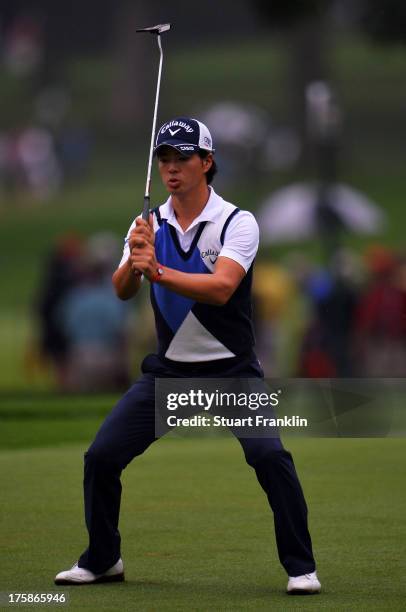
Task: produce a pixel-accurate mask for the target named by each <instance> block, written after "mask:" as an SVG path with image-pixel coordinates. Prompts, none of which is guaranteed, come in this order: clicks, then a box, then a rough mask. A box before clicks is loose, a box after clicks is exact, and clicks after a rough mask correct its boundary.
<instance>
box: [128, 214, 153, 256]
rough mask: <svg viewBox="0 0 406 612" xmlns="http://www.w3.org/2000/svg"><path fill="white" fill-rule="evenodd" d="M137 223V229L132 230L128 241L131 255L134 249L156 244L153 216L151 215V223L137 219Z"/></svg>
mask: <svg viewBox="0 0 406 612" xmlns="http://www.w3.org/2000/svg"><path fill="white" fill-rule="evenodd" d="M135 223H136V227H135V228H134V229H133V230H132V232H131V234H130V238H129V240H128V244H129V247H130V253H132V251H133V249H134V248H140V247H142V246H144V245H145V244H148V243H149V244H152V245H154V243H155V234H154V226H153V220H152V215H151V214H150V215H149V222H147V221H144V219H136V220H135ZM141 239H142V240H141Z"/></svg>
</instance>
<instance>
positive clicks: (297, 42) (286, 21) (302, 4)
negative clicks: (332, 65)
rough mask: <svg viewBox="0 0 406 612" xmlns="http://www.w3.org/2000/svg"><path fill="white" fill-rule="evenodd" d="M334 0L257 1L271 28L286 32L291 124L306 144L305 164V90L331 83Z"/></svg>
mask: <svg viewBox="0 0 406 612" xmlns="http://www.w3.org/2000/svg"><path fill="white" fill-rule="evenodd" d="M331 4H332V0H290V1H289V2H286V0H272V1H271V2H269V1H268V0H254V5H255V6H256V8H257V10H258V11H259V13H260V14H261V15H262V16H263V18H265V19H266V21H267V23H268V26H269V27H270V28H272V29H274V30H276V31H282V32H283V42H284V44H285V46H286V51H287V54H288V57H289V74H288V81H289V90H290V91H289V94H288V99H289V100H290V108H291V122H292V123H293V125H294V126H295V127H296V129H297V130H298V132H299V134H300V137H301V141H302V143H303V151H302V161H305V160H309V157H310V156H309V153H310V147H309V143H308V135H307V130H306V104H305V90H306V87H307V85H308V84H309V83H311V82H313V81H326V80H329V79H328V76H329V66H328V42H329V32H328V25H329V20H328V16H329V9H330V6H331Z"/></svg>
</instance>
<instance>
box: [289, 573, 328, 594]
mask: <svg viewBox="0 0 406 612" xmlns="http://www.w3.org/2000/svg"><path fill="white" fill-rule="evenodd" d="M320 591H321V584H320V581H319V579H318V578H317V574H316V572H312V573H311V574H304V575H303V576H289V581H288V586H287V588H286V592H287V593H289V594H290V595H311V594H313V593H320Z"/></svg>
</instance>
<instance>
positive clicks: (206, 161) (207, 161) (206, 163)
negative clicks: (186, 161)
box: [202, 153, 213, 172]
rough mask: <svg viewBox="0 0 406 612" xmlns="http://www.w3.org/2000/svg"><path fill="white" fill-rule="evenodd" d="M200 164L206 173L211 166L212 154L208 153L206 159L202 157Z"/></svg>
mask: <svg viewBox="0 0 406 612" xmlns="http://www.w3.org/2000/svg"><path fill="white" fill-rule="evenodd" d="M202 162H203V168H204V171H205V172H208V171H209V170H210V168H211V167H212V165H213V154H212V153H209V154H208V155H207V157H204V158H203V159H202Z"/></svg>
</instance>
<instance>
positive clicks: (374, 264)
mask: <svg viewBox="0 0 406 612" xmlns="http://www.w3.org/2000/svg"><path fill="white" fill-rule="evenodd" d="M366 262H367V266H368V269H369V273H370V280H369V283H368V285H367V287H366V288H365V290H364V292H363V294H362V296H361V299H360V301H359V304H358V308H357V312H356V318H355V329H354V334H355V335H354V344H355V353H356V356H357V360H356V361H357V364H358V373H359V375H361V376H367V377H375V376H380V377H389V378H391V377H404V376H406V260H405V259H404V258H398V257H397V256H396V254H395V253H394V252H392V251H391V250H389V249H387V248H385V247H381V246H376V247H373V248H371V249H370V250H369V251H368V252H367V255H366Z"/></svg>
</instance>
